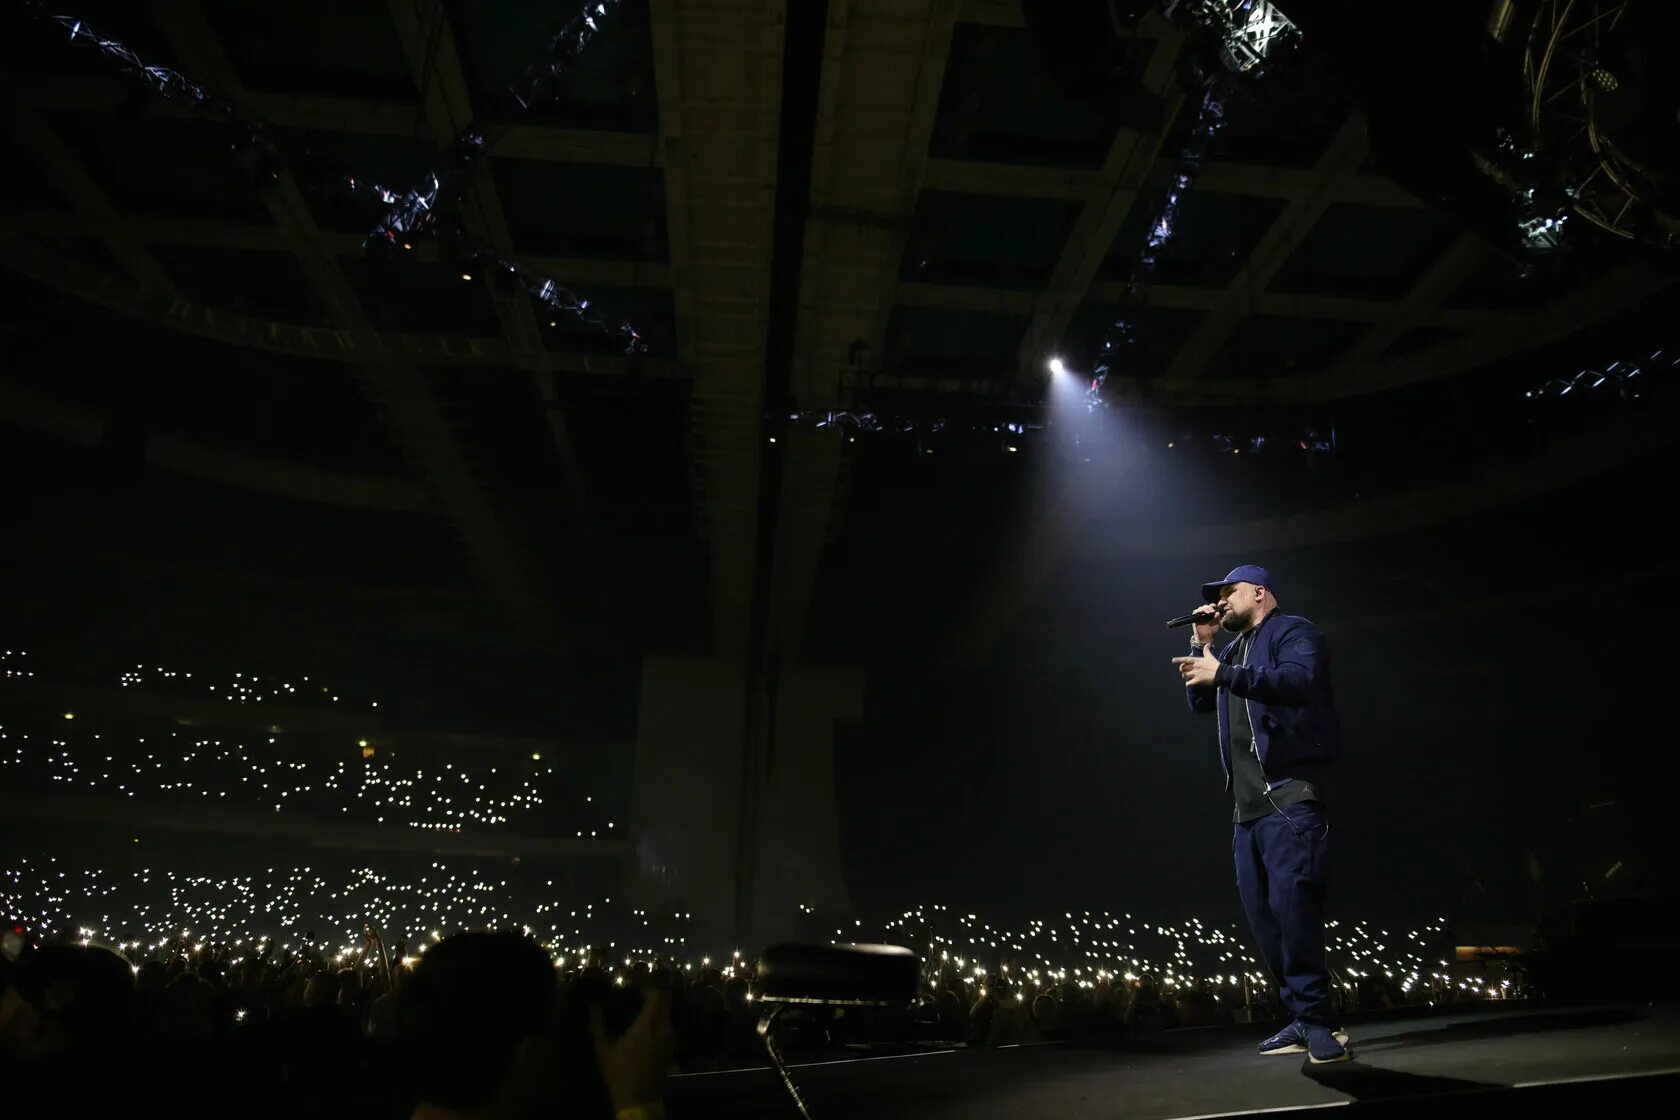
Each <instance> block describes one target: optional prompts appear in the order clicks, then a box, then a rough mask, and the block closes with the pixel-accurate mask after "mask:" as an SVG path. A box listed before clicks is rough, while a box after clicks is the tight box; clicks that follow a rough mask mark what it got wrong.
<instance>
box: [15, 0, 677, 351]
mask: <svg viewBox="0 0 1680 1120" xmlns="http://www.w3.org/2000/svg"><path fill="white" fill-rule="evenodd" d="M20 2H21V3H22V6H23V7H24V9H25V10H27V11H28V12H30V13H31V14H32V15H34V16H35V17H37V18H39V19H42V20H45V21H47V22H49V23H53V24H56V25H57V26H58V27H60V28H62V29H63V30H64V31H65V32H66V33H68V35H69V38H70V42H71V43H72V44H73V45H77V44H81V45H87V46H90V47H92V48H93V49H94V50H97V51H98V52H99V53H100V54H102V55H104V56H105V57H107V58H109V59H111V60H112V61H113V62H114V63H115V64H116V65H117V67H118V68H119V69H120V70H121V71H122V72H123V73H124V74H125V75H127V76H128V77H130V78H131V79H133V80H134V81H136V82H138V83H140V84H142V85H143V86H144V87H145V88H146V89H147V90H148V91H150V92H152V93H155V94H157V95H158V96H161V97H166V98H170V99H172V100H179V101H185V102H188V103H190V104H191V105H193V106H194V107H195V108H197V109H198V110H200V111H202V112H204V113H205V114H207V115H211V116H215V117H217V118H219V119H221V120H222V121H223V122H224V123H226V124H228V125H230V126H231V127H232V128H233V129H234V131H235V134H236V137H237V139H236V142H235V144H234V145H233V146H234V147H235V148H236V149H238V150H242V151H246V152H247V153H248V154H249V155H250V156H251V158H252V159H253V160H254V163H255V165H256V166H258V167H261V168H264V169H266V173H267V177H268V178H275V177H277V176H278V175H279V173H280V169H282V168H283V167H284V166H285V160H284V158H283V157H282V155H281V153H280V151H279V149H278V148H277V147H276V145H275V144H274V142H273V141H272V140H271V139H270V138H269V137H270V133H271V131H272V130H271V129H269V128H268V127H267V126H266V124H265V123H264V122H263V121H261V120H258V119H256V118H254V117H251V116H248V115H246V114H245V113H243V112H242V111H240V110H239V109H238V108H237V107H236V106H235V105H233V104H232V103H231V102H230V101H227V100H226V99H224V98H221V97H218V96H217V95H215V94H214V93H212V92H211V91H210V90H209V89H208V88H207V87H206V86H204V85H203V84H201V83H199V82H195V81H193V80H192V79H191V78H189V77H187V76H186V75H184V74H182V73H180V72H179V71H176V70H172V69H170V68H169V67H166V66H158V65H154V64H150V63H147V62H146V61H144V60H143V59H141V58H140V56H139V55H138V54H137V53H136V52H135V51H134V50H133V49H132V48H130V47H128V46H127V45H125V44H124V43H122V42H120V41H119V40H117V39H113V38H110V37H109V36H106V35H102V34H100V33H98V32H97V31H96V30H94V29H93V28H92V27H90V26H89V25H88V23H87V21H85V20H83V19H81V18H80V17H78V16H70V15H58V14H55V13H53V12H51V11H50V10H48V9H47V7H46V6H45V5H44V4H43V3H42V2H41V0H20ZM621 3H622V0H590V2H589V3H587V4H586V5H585V6H584V7H583V8H582V9H581V10H580V11H579V13H578V14H577V15H576V16H574V17H573V18H572V19H571V20H570V21H569V22H568V23H567V24H566V25H565V26H564V27H563V28H562V29H561V30H560V31H559V32H558V33H557V34H556V35H554V36H553V37H551V38H550V39H549V41H548V43H547V45H546V47H545V48H544V51H543V54H542V56H541V58H540V59H539V60H538V61H536V62H534V63H532V64H531V65H529V66H527V67H526V68H525V70H524V72H523V74H522V75H521V78H520V81H519V82H518V84H517V85H515V86H513V87H512V88H511V89H510V91H509V92H510V94H511V97H512V103H513V104H514V105H515V106H517V107H518V108H519V109H527V108H529V107H530V106H531V105H533V104H536V103H538V102H540V101H541V100H543V99H544V98H547V97H551V96H553V95H554V92H555V89H556V86H557V83H558V81H559V79H560V78H561V77H562V76H563V75H564V74H565V73H566V72H567V71H569V70H570V69H571V68H572V66H573V65H574V64H575V63H576V61H577V58H578V56H579V55H580V54H581V53H582V52H583V50H584V49H585V47H587V46H588V45H589V43H590V41H591V40H593V39H594V37H595V35H596V34H598V33H599V32H600V30H601V27H602V26H603V24H604V23H605V21H606V19H607V18H608V17H609V16H610V15H611V13H612V12H613V11H614V10H616V9H617V8H618V6H619V5H620V4H621ZM489 146H490V145H489V142H488V140H487V139H486V136H485V133H484V131H483V130H482V129H481V128H480V127H479V126H478V125H477V124H476V123H474V124H469V125H468V126H467V128H465V129H464V130H463V131H462V132H461V134H460V135H459V136H457V137H456V138H455V139H454V141H452V142H451V143H450V145H449V146H448V147H447V148H446V149H445V150H444V153H443V157H442V161H441V166H440V167H439V168H438V169H436V170H434V171H431V172H429V173H428V174H427V175H426V176H425V177H424V178H423V179H422V180H421V181H420V182H419V183H418V184H417V185H415V186H413V187H411V188H409V189H407V190H398V189H395V188H391V187H387V186H384V185H381V184H379V183H375V182H369V181H366V180H362V179H357V178H355V177H353V176H341V177H339V179H338V181H339V182H340V183H341V184H342V185H343V186H344V187H346V188H348V189H349V190H350V191H351V192H353V193H356V194H372V195H373V196H374V197H376V198H378V199H379V201H380V203H381V204H383V205H384V206H385V207H386V209H385V211H384V213H383V215H382V217H381V219H380V222H379V224H378V225H377V226H376V227H375V228H374V229H373V231H372V232H371V233H370V234H369V235H368V238H367V241H366V242H365V245H366V246H367V247H368V248H370V249H373V248H377V249H380V250H383V251H387V252H392V253H404V252H408V251H411V250H413V248H414V245H415V242H416V241H418V240H419V239H420V238H421V237H425V236H434V237H435V236H437V234H438V232H439V230H438V227H439V216H440V214H442V213H444V212H445V211H450V210H453V209H454V208H456V207H457V206H458V204H459V202H460V199H461V197H462V195H463V194H464V193H465V191H466V189H467V186H468V184H469V183H470V180H471V176H472V174H473V173H474V171H475V170H476V168H477V165H478V164H479V162H481V161H482V159H483V158H484V155H485V154H486V152H487V151H488V149H489ZM462 240H464V239H457V240H456V241H455V243H454V244H453V245H452V246H451V248H452V249H454V250H455V251H456V255H457V256H458V258H459V260H460V262H461V263H462V264H464V265H465V266H466V267H467V269H468V271H467V272H466V273H465V275H471V271H470V270H471V269H473V268H477V269H479V270H480V271H482V272H487V273H489V274H491V275H492V276H500V277H501V278H503V279H504V280H511V281H513V282H514V283H515V284H517V286H518V287H519V288H520V289H521V290H522V291H524V292H525V293H526V294H528V295H530V296H532V297H533V298H535V299H536V300H537V301H538V302H539V303H541V304H542V305H543V306H544V308H546V309H547V310H548V311H549V312H551V313H555V314H568V315H575V316H577V317H578V318H579V319H581V320H582V321H583V322H585V323H588V324H589V325H591V326H594V327H596V328H598V329H600V330H602V331H605V332H607V333H609V334H616V335H617V336H618V337H619V338H620V339H621V340H622V341H623V343H624V347H625V352H626V353H628V354H640V353H644V352H645V351H646V350H647V342H646V339H645V338H644V337H643V335H642V333H641V332H640V331H639V330H637V329H636V327H635V326H634V325H633V324H631V323H629V322H621V323H619V324H618V325H617V326H616V327H614V326H613V325H611V324H610V323H609V322H608V320H607V318H606V317H605V315H604V314H603V313H602V310H601V309H600V308H599V307H598V306H596V305H594V304H593V303H592V302H591V301H590V300H589V299H587V298H585V297H583V296H580V295H578V294H577V293H576V292H573V291H571V290H570V289H569V288H566V287H564V286H562V285H560V284H557V283H555V282H554V281H553V280H551V279H549V278H548V277H546V276H542V275H540V274H538V273H536V272H534V271H532V270H531V269H529V268H526V267H525V266H524V265H521V264H519V263H518V262H517V261H513V260H509V259H506V258H503V257H501V256H499V255H498V254H496V253H495V252H494V251H492V250H491V249H490V248H489V247H488V246H487V245H484V244H481V243H475V244H471V245H463V244H462Z"/></svg>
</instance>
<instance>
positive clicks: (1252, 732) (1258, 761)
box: [1242, 632, 1272, 797]
mask: <svg viewBox="0 0 1680 1120" xmlns="http://www.w3.org/2000/svg"><path fill="white" fill-rule="evenodd" d="M1258 638H1259V634H1258V632H1257V633H1256V634H1255V635H1254V637H1251V638H1250V639H1249V640H1248V648H1247V649H1245V650H1243V660H1242V663H1243V668H1245V669H1246V668H1247V667H1248V658H1249V655H1250V654H1252V653H1253V652H1254V643H1255V641H1256V640H1258ZM1242 704H1243V715H1245V716H1247V717H1248V749H1249V750H1251V751H1253V752H1254V765H1256V766H1258V767H1259V768H1260V780H1261V781H1262V782H1265V783H1266V795H1267V796H1268V797H1269V796H1271V793H1272V779H1271V778H1270V777H1268V776H1267V774H1266V763H1265V760H1264V759H1262V758H1261V757H1260V732H1259V730H1258V729H1256V727H1255V726H1254V709H1252V708H1250V707H1249V706H1248V697H1246V696H1244V697H1243V698H1242Z"/></svg>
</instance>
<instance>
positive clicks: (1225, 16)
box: [1165, 0, 1301, 74]
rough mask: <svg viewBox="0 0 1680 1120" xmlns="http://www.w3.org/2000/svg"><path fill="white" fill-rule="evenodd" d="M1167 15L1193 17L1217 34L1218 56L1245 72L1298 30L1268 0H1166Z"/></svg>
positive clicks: (1295, 37)
mask: <svg viewBox="0 0 1680 1120" xmlns="http://www.w3.org/2000/svg"><path fill="white" fill-rule="evenodd" d="M1165 11H1166V14H1167V15H1168V16H1174V15H1177V14H1178V13H1180V12H1183V13H1186V14H1188V15H1190V16H1192V17H1194V18H1195V19H1196V20H1197V21H1198V22H1200V23H1201V24H1203V25H1204V26H1205V27H1207V28H1208V29H1209V30H1211V31H1212V32H1213V33H1214V34H1216V35H1218V36H1219V59H1220V61H1221V62H1223V63H1224V64H1225V65H1226V66H1227V67H1229V68H1230V69H1231V70H1233V71H1235V72H1236V73H1238V74H1247V73H1250V72H1252V71H1255V70H1257V69H1259V68H1260V67H1262V66H1263V65H1264V64H1265V62H1266V61H1267V60H1268V59H1269V58H1271V57H1272V56H1273V55H1275V54H1278V53H1279V52H1280V51H1281V50H1283V49H1284V48H1286V47H1289V46H1290V45H1292V44H1293V43H1295V42H1296V41H1297V40H1298V39H1299V38H1300V34H1301V33H1300V31H1299V30H1298V29H1297V28H1296V27H1295V24H1294V23H1292V22H1291V21H1290V19H1289V17H1288V16H1286V15H1284V14H1283V12H1282V11H1280V10H1279V9H1278V7H1277V5H1276V4H1273V3H1272V2H1271V0H1168V2H1167V4H1166V8H1165Z"/></svg>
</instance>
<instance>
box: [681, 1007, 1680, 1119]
mask: <svg viewBox="0 0 1680 1120" xmlns="http://www.w3.org/2000/svg"><path fill="white" fill-rule="evenodd" d="M1347 1029H1348V1032H1349V1034H1350V1035H1351V1036H1352V1045H1351V1047H1350V1049H1351V1050H1352V1051H1353V1055H1354V1060H1352V1061H1349V1062H1341V1063H1337V1064H1334V1065H1323V1066H1314V1065H1310V1064H1308V1063H1307V1062H1306V1056H1305V1055H1304V1054H1303V1055H1287V1056H1277V1057H1262V1056H1260V1055H1259V1054H1257V1053H1255V1051H1254V1047H1255V1045H1256V1044H1257V1043H1258V1042H1259V1040H1260V1039H1261V1038H1263V1037H1265V1035H1266V1033H1267V1031H1266V1030H1263V1029H1261V1028H1259V1027H1253V1028H1247V1027H1243V1028H1238V1027H1210V1028H1204V1029H1199V1030H1185V1031H1167V1032H1164V1033H1161V1034H1155V1035H1141V1036H1127V1037H1121V1038H1112V1039H1103V1040H1091V1041H1073V1042H1060V1043H1047V1044H1044V1045H1038V1046H1023V1047H1005V1048H1003V1049H998V1050H969V1049H960V1050H942V1051H932V1052H928V1053H924V1054H912V1055H899V1056H891V1057H879V1058H864V1059H859V1060H851V1061H839V1062H827V1063H814V1064H810V1065H803V1066H796V1067H795V1068H794V1069H793V1077H794V1080H795V1082H796V1083H797V1084H798V1085H799V1088H800V1091H801V1093H802V1094H803V1095H804V1097H805V1102H806V1104H807V1105H808V1106H809V1108H810V1110H811V1115H812V1117H813V1120H838V1118H841V1117H872V1118H874V1117H879V1118H882V1120H885V1118H896V1117H906V1118H908V1117H918V1118H939V1120H943V1118H947V1117H948V1118H953V1120H954V1118H956V1117H963V1118H966V1120H993V1118H996V1120H1002V1118H1005V1117H1008V1118H1012V1120H1019V1118H1023V1117H1026V1118H1030V1117H1047V1118H1056V1120H1062V1118H1070V1117H1088V1118H1091V1120H1115V1118H1124V1120H1168V1118H1186V1117H1207V1116H1221V1115H1229V1114H1236V1113H1243V1112H1255V1111H1276V1110H1285V1109H1292V1108H1309V1109H1322V1108H1325V1107H1329V1106H1334V1105H1348V1104H1353V1103H1355V1102H1379V1101H1397V1100H1405V1099H1409V1098H1417V1097H1422V1096H1437V1097H1438V1099H1437V1100H1436V1101H1435V1102H1432V1107H1431V1112H1432V1114H1438V1113H1442V1112H1450V1113H1456V1112H1458V1111H1460V1109H1459V1108H1458V1107H1457V1106H1459V1105H1466V1106H1473V1107H1476V1108H1478V1109H1486V1108H1488V1107H1490V1106H1491V1105H1492V1104H1493V1102H1492V1101H1490V1100H1489V1098H1488V1097H1487V1096H1486V1095H1485V1094H1486V1093H1487V1092H1488V1091H1493V1090H1505V1089H1521V1090H1529V1091H1525V1092H1523V1093H1522V1094H1521V1095H1522V1096H1523V1097H1524V1098H1532V1097H1535V1096H1537V1095H1555V1094H1556V1093H1558V1092H1563V1093H1567V1095H1568V1096H1569V1097H1570V1098H1572V1099H1574V1098H1583V1099H1585V1100H1588V1101H1593V1100H1605V1099H1607V1098H1608V1097H1609V1096H1611V1095H1616V1096H1620V1095H1621V1094H1623V1093H1625V1092H1628V1091H1636V1092H1637V1093H1639V1094H1641V1095H1642V1094H1643V1093H1645V1092H1647V1091H1649V1090H1653V1089H1654V1090H1657V1091H1659V1092H1667V1093H1671V1092H1672V1091H1673V1084H1672V1083H1674V1082H1675V1081H1676V1080H1680V1008H1676V1007H1673V1006H1666V1005H1657V1006H1648V1005H1616V1006H1592V1007H1567V1008H1558V1007H1553V1008H1536V1007H1532V1006H1530V1007H1522V1008H1510V1007H1505V1008H1498V1009H1491V1008H1490V1007H1489V1006H1488V1005H1472V1006H1467V1007H1465V1008H1463V1009H1462V1010H1456V1009H1455V1010H1453V1011H1451V1012H1447V1013H1429V1014H1422V1015H1411V1016H1402V1015H1398V1014H1395V1015H1392V1016H1387V1017H1383V1018H1375V1019H1367V1020H1366V1021H1363V1022H1350V1023H1349V1024H1348V1027H1347ZM1632 1075H1669V1076H1666V1077H1661V1078H1659V1079H1657V1080H1655V1081H1647V1080H1644V1079H1643V1078H1641V1080H1640V1082H1638V1083H1636V1084H1637V1085H1638V1088H1637V1089H1636V1090H1630V1086H1629V1085H1628V1084H1626V1083H1623V1084H1618V1082H1617V1080H1616V1079H1618V1078H1622V1077H1628V1076H1632ZM1547 1086H1555V1087H1558V1088H1557V1089H1556V1090H1551V1089H1543V1088H1542V1087H1547ZM669 1090H670V1091H669V1098H668V1099H669V1102H670V1115H671V1117H672V1120H680V1118H683V1117H700V1116H737V1117H766V1118H770V1117H775V1118H778V1120H785V1118H788V1117H793V1118H797V1116H798V1112H797V1110H796V1109H795V1108H794V1106H793V1102H792V1100H791V1099H790V1098H789V1097H788V1095H787V1091H786V1090H785V1089H784V1088H783V1087H782V1085H781V1082H780V1080H779V1079H778V1078H777V1076H776V1074H775V1072H774V1071H772V1070H770V1069H768V1068H765V1069H753V1070H733V1071H726V1072H720V1073H702V1074H690V1075H685V1076H679V1077H675V1078H673V1079H672V1080H671V1083H670V1086H669ZM1443 1094H1444V1095H1445V1096H1441V1095H1443ZM1454 1098H1457V1099H1454ZM1416 1103H1417V1102H1415V1100H1414V1106H1415V1104H1416ZM1500 1103H1502V1104H1515V1103H1518V1102H1517V1101H1515V1100H1509V1101H1504V1102H1500ZM1525 1103H1526V1102H1525ZM1356 1111H1361V1112H1363V1111H1367V1110H1366V1109H1357V1110H1356ZM1377 1111H1386V1110H1384V1109H1380V1108H1379V1109H1377ZM1432 1120H1440V1117H1439V1116H1438V1115H1434V1116H1433V1117H1432Z"/></svg>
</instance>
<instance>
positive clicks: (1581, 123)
mask: <svg viewBox="0 0 1680 1120" xmlns="http://www.w3.org/2000/svg"><path fill="white" fill-rule="evenodd" d="M1647 2H1653V0H1647ZM1654 2H1656V3H1672V2H1673V0H1654ZM1633 3H1634V0H1541V3H1540V6H1539V8H1538V10H1537V11H1536V13H1535V17H1534V25H1533V28H1532V29H1531V31H1530V33H1529V37H1528V42H1527V46H1526V49H1525V53H1524V58H1523V82H1524V87H1525V89H1524V93H1525V104H1526V107H1527V115H1528V120H1527V125H1528V129H1529V132H1530V142H1531V144H1532V146H1533V148H1534V149H1535V150H1536V151H1537V152H1541V153H1544V154H1545V155H1546V157H1547V158H1548V159H1549V160H1550V162H1552V163H1553V164H1554V165H1556V166H1557V168H1558V169H1559V173H1560V174H1561V176H1562V181H1563V190H1564V193H1565V194H1566V196H1567V199H1568V201H1567V208H1568V209H1569V210H1571V211H1572V212H1573V213H1575V214H1578V215H1580V216H1581V217H1582V218H1584V219H1585V220H1586V221H1588V222H1590V223H1592V224H1593V225H1595V226H1597V227H1598V228H1599V229H1602V230H1604V231H1606V232H1608V233H1611V234H1614V235H1615V236H1617V237H1621V238H1624V239H1626V240H1629V241H1635V242H1639V243H1642V244H1646V245H1651V246H1654V247H1657V248H1663V249H1673V248H1680V215H1677V214H1674V213H1671V212H1669V211H1668V210H1667V209H1665V208H1664V206H1663V205H1662V196H1663V191H1664V183H1663V176H1662V175H1661V173H1659V172H1656V171H1654V170H1652V169H1650V168H1647V167H1645V166H1643V165H1642V164H1641V163H1640V162H1639V161H1638V160H1637V159H1635V158H1634V157H1633V156H1632V155H1630V154H1629V153H1628V151H1627V150H1626V149H1625V147H1623V146H1621V145H1619V144H1618V142H1617V137H1616V136H1615V135H1614V134H1613V132H1612V131H1611V129H1610V128H1609V127H1608V126H1607V125H1606V124H1605V123H1604V122H1603V121H1602V120H1601V119H1600V116H1599V112H1598V109H1599V99H1600V98H1601V97H1602V96H1604V95H1606V94H1610V93H1613V92H1615V91H1616V89H1617V87H1618V85H1619V84H1620V83H1621V82H1623V81H1626V80H1629V78H1630V75H1626V74H1618V73H1617V72H1616V70H1615V69H1614V67H1613V64H1612V62H1611V61H1610V60H1611V59H1613V58H1616V57H1618V56H1619V54H1620V52H1619V51H1618V50H1617V49H1616V48H1617V46H1618V38H1619V37H1621V41H1624V42H1625V36H1626V35H1627V34H1628V33H1629V31H1628V29H1627V28H1626V27H1624V22H1625V18H1626V16H1627V13H1628V10H1629V8H1631V7H1632V6H1633ZM1548 217H1553V216H1552V215H1539V216H1534V215H1525V216H1524V218H1523V219H1522V221H1523V225H1522V227H1521V230H1520V232H1522V233H1523V234H1524V236H1525V238H1530V237H1532V236H1533V235H1534V234H1535V233H1536V232H1538V233H1539V234H1541V235H1544V234H1546V233H1547V232H1549V230H1548V229H1546V228H1543V227H1544V220H1545V219H1546V218H1548ZM1537 218H1538V222H1539V225H1540V226H1541V227H1542V228H1539V229H1537V230H1535V229H1531V228H1530V227H1531V226H1532V225H1534V223H1535V222H1536V219H1537Z"/></svg>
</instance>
